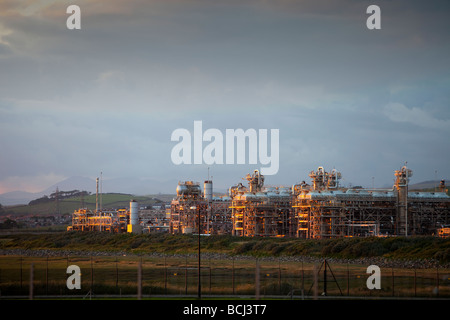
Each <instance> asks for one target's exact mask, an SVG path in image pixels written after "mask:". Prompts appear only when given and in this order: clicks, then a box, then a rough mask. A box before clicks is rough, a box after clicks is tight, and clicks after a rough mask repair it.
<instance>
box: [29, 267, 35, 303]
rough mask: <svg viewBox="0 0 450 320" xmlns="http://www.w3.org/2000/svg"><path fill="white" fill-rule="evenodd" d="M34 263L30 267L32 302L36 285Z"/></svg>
mask: <svg viewBox="0 0 450 320" xmlns="http://www.w3.org/2000/svg"><path fill="white" fill-rule="evenodd" d="M33 278H34V263H32V264H31V266H30V300H33V289H34V288H33V285H34V279H33Z"/></svg>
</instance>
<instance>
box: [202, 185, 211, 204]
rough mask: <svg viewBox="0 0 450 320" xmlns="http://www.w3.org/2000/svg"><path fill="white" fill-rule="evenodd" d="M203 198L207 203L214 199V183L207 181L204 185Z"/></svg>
mask: <svg viewBox="0 0 450 320" xmlns="http://www.w3.org/2000/svg"><path fill="white" fill-rule="evenodd" d="M203 197H204V198H205V200H206V201H209V202H211V201H212V197H213V187H212V181H211V180H206V181H205V182H204V183H203Z"/></svg>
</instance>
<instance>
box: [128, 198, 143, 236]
mask: <svg viewBox="0 0 450 320" xmlns="http://www.w3.org/2000/svg"><path fill="white" fill-rule="evenodd" d="M140 227H141V226H140V224H139V204H138V202H137V201H136V200H131V201H130V224H129V225H128V228H127V231H128V232H131V233H141V228H140Z"/></svg>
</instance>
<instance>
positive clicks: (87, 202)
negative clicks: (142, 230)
mask: <svg viewBox="0 0 450 320" xmlns="http://www.w3.org/2000/svg"><path fill="white" fill-rule="evenodd" d="M155 197H156V198H155ZM155 197H153V196H133V195H131V194H122V193H107V194H103V195H102V196H101V200H102V204H103V209H118V208H128V207H129V205H130V200H131V199H134V200H136V201H137V202H138V203H139V206H144V207H146V206H149V205H155V204H159V203H161V202H162V201H165V200H160V199H158V198H157V196H155ZM82 207H83V208H88V209H91V210H95V207H96V195H95V194H91V195H88V196H85V197H72V198H68V199H62V200H59V201H58V203H57V202H56V200H54V201H42V202H41V201H37V202H36V201H33V202H32V203H31V204H30V205H16V206H11V207H6V208H5V212H6V214H13V215H53V214H55V213H58V209H59V213H60V214H71V213H73V211H75V210H77V209H79V208H82Z"/></svg>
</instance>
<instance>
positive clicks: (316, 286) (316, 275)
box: [310, 263, 319, 300]
mask: <svg viewBox="0 0 450 320" xmlns="http://www.w3.org/2000/svg"><path fill="white" fill-rule="evenodd" d="M313 277H314V300H317V296H318V291H319V283H318V282H319V281H318V280H319V279H318V274H317V264H316V263H314V268H313ZM310 290H311V289H310Z"/></svg>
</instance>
